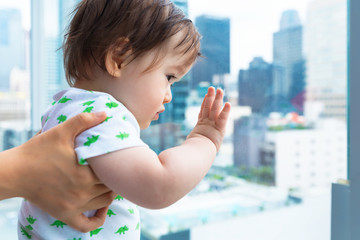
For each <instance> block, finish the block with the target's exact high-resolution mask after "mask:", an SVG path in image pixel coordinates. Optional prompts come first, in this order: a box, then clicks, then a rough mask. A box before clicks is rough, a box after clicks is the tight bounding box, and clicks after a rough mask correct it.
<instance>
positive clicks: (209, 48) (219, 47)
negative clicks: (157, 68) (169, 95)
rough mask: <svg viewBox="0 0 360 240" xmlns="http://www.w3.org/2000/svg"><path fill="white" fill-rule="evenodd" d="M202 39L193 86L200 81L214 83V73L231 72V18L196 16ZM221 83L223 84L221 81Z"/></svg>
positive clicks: (194, 70) (195, 66) (194, 71)
mask: <svg viewBox="0 0 360 240" xmlns="http://www.w3.org/2000/svg"><path fill="white" fill-rule="evenodd" d="M195 25H196V27H197V28H198V30H199V32H200V34H201V35H202V39H201V53H202V54H203V56H204V58H203V59H200V60H199V61H198V62H197V63H196V64H195V65H194V67H193V71H192V73H193V74H192V76H193V79H192V84H191V85H192V88H196V86H197V85H198V83H199V82H209V83H213V82H212V80H213V76H214V75H220V76H221V75H224V74H227V73H230V19H229V18H221V17H215V16H209V15H201V16H199V17H197V18H196V20H195ZM220 85H223V83H221V81H220Z"/></svg>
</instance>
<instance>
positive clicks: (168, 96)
mask: <svg viewBox="0 0 360 240" xmlns="http://www.w3.org/2000/svg"><path fill="white" fill-rule="evenodd" d="M171 100H172V93H171V89H170V87H169V88H168V89H167V90H166V93H165V98H164V103H169V102H171Z"/></svg>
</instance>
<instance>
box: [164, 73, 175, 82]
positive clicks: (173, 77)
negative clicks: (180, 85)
mask: <svg viewBox="0 0 360 240" xmlns="http://www.w3.org/2000/svg"><path fill="white" fill-rule="evenodd" d="M166 78H167V80H168V81H169V82H170V81H171V80H172V79H176V77H175V76H174V75H166Z"/></svg>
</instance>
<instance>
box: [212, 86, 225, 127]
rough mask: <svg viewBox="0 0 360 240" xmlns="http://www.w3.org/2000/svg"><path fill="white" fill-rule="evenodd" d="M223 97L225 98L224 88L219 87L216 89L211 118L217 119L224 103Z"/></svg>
mask: <svg viewBox="0 0 360 240" xmlns="http://www.w3.org/2000/svg"><path fill="white" fill-rule="evenodd" d="M223 98H224V92H223V90H222V89H219V88H218V89H217V90H216V97H215V100H214V102H213V104H212V106H211V111H210V116H209V118H210V119H211V120H216V118H217V116H218V115H219V113H220V111H221V108H222V105H223Z"/></svg>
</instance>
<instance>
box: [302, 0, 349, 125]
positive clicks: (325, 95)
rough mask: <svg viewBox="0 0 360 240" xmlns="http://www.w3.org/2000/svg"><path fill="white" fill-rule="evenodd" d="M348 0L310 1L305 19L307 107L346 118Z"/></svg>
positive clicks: (330, 115)
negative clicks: (316, 107)
mask: <svg viewBox="0 0 360 240" xmlns="http://www.w3.org/2000/svg"><path fill="white" fill-rule="evenodd" d="M346 16H347V1H346V0H315V1H312V2H310V4H309V6H308V11H307V19H306V38H305V41H306V42H305V43H306V45H305V46H306V51H305V52H306V59H307V63H306V69H307V71H306V76H307V79H306V85H307V90H306V91H307V94H306V106H307V109H305V110H306V111H309V112H310V111H312V110H311V109H312V108H313V109H314V108H315V106H319V107H318V108H320V109H322V110H321V112H319V115H320V117H323V118H329V117H336V118H339V119H343V120H345V119H346V91H347V90H346V89H347V17H346Z"/></svg>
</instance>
